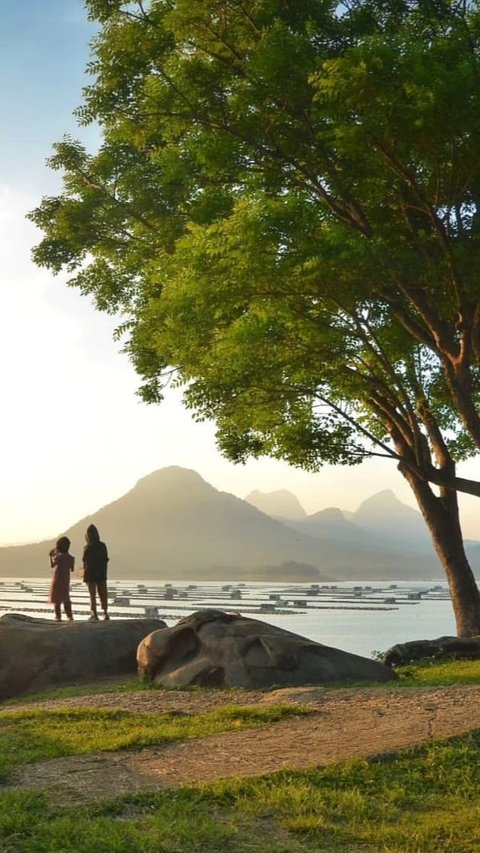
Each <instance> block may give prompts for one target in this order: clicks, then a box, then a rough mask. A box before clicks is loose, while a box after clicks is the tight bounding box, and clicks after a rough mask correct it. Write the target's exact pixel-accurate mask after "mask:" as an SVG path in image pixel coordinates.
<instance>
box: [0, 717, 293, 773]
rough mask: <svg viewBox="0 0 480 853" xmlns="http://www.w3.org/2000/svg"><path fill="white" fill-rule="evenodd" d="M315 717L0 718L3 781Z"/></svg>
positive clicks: (0, 754)
mask: <svg viewBox="0 0 480 853" xmlns="http://www.w3.org/2000/svg"><path fill="white" fill-rule="evenodd" d="M308 713H310V712H309V711H308V710H306V709H304V708H301V707H298V706H294V705H285V706H282V705H276V706H271V707H269V708H252V707H241V706H237V705H228V706H225V707H223V708H218V709H216V710H215V711H211V712H210V713H208V714H183V713H179V712H178V711H172V712H166V713H159V714H138V713H131V712H129V711H122V710H121V709H95V708H74V709H58V710H41V709H40V710H32V711H12V712H10V713H8V714H4V715H2V716H1V717H0V781H1V780H2V779H3V780H5V779H6V778H7V777H8V774H9V772H10V771H11V770H12V769H13V768H14V767H17V766H19V765H20V764H28V763H30V762H34V761H42V760H44V759H49V758H61V757H62V756H67V755H85V754H88V753H91V752H105V751H109V750H113V751H116V750H122V749H139V748H141V747H144V746H151V745H152V744H161V743H172V742H174V741H178V740H184V739H186V738H195V737H205V736H208V735H213V734H219V733H220V732H225V731H238V730H239V729H245V728H255V727H258V726H262V725H270V724H272V723H275V722H278V721H279V720H282V719H285V718H286V717H289V716H299V715H301V714H308Z"/></svg>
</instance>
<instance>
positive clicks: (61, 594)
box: [49, 536, 75, 622]
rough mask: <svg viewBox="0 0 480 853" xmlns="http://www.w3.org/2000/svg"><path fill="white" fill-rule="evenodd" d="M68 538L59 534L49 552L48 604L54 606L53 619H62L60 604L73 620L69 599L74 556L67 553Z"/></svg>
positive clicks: (69, 619) (67, 615)
mask: <svg viewBox="0 0 480 853" xmlns="http://www.w3.org/2000/svg"><path fill="white" fill-rule="evenodd" d="M69 548H70V539H69V538H68V537H67V536H61V537H60V539H58V540H57V543H56V545H55V548H53V549H52V550H51V551H50V553H49V557H50V566H51V568H52V569H53V576H52V582H51V584H50V598H49V600H50V604H53V606H54V608H55V621H56V622H60V621H61V619H62V611H61V605H62V604H63V607H64V609H65V614H66V617H67V619H68V621H69V622H73V613H72V602H71V601H70V572H73V567H74V565H75V558H74V557H72V555H71V554H69V553H68V549H69Z"/></svg>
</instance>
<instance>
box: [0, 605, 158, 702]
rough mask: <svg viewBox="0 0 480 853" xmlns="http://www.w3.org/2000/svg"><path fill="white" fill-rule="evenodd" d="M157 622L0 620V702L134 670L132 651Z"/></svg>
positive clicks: (10, 617)
mask: <svg viewBox="0 0 480 853" xmlns="http://www.w3.org/2000/svg"><path fill="white" fill-rule="evenodd" d="M164 627H166V625H165V622H162V620H160V619H122V620H121V621H120V620H118V621H117V620H111V621H110V622H73V623H72V622H59V623H57V622H53V621H51V620H48V619H33V618H31V617H30V616H21V615H20V614H15V613H9V614H7V615H5V616H2V617H1V618H0V700H3V699H9V698H11V697H13V696H18V695H20V694H22V693H27V692H31V691H37V690H43V689H44V688H47V687H52V686H54V685H57V684H75V683H77V682H79V681H87V680H89V679H94V678H97V677H102V676H103V677H104V676H110V675H123V674H127V673H132V672H135V670H136V661H135V651H136V648H137V646H138V643H139V642H140V640H141V639H142V637H144V636H145V635H146V634H147V633H149V632H150V631H154V630H155V631H157V630H158V629H161V628H164Z"/></svg>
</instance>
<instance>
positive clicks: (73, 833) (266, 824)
mask: <svg viewBox="0 0 480 853" xmlns="http://www.w3.org/2000/svg"><path fill="white" fill-rule="evenodd" d="M479 849H480V733H478V732H477V733H474V734H472V735H469V736H468V737H464V738H456V739H453V740H450V741H443V742H432V743H429V744H427V745H425V746H422V747H420V748H417V749H415V750H407V751H404V752H402V753H398V754H396V755H384V756H381V757H380V758H378V759H376V760H371V761H352V762H346V763H342V764H337V765H332V766H331V767H328V768H326V769H324V770H311V771H308V772H282V773H276V774H271V775H269V776H265V777H261V778H256V779H247V780H237V781H229V782H223V783H218V784H215V785H205V786H198V787H189V788H180V789H173V790H172V789H167V790H164V791H160V792H159V793H156V794H142V795H136V796H131V797H126V798H122V799H119V800H116V801H114V802H110V803H106V804H103V805H98V806H92V807H88V808H87V807H81V808H79V807H77V808H75V806H74V804H72V807H68V808H65V809H55V808H53V807H52V806H49V805H48V803H47V802H46V801H45V800H44V798H43V797H42V796H40V795H36V794H35V795H34V794H30V793H23V792H15V793H14V792H11V791H6V792H4V793H3V794H0V850H1V851H2V853H5V851H8V853H64V851H66V850H69V851H71V853H200V852H201V851H205V853H206V851H211V853H216V851H218V853H247V851H250V853H254V851H258V850H261V851H262V853H440V851H441V853H474V851H476V850H479Z"/></svg>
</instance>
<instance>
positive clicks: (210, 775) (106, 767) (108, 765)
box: [0, 685, 480, 805]
mask: <svg viewBox="0 0 480 853" xmlns="http://www.w3.org/2000/svg"><path fill="white" fill-rule="evenodd" d="M232 703H235V704H241V705H258V706H263V707H265V706H267V705H269V704H279V703H281V704H285V703H299V704H302V705H306V706H308V707H309V709H310V710H311V711H312V714H311V715H309V716H307V717H298V718H289V719H286V720H284V721H281V722H279V723H275V724H272V725H269V726H262V727H261V728H260V729H256V730H247V731H245V730H244V731H238V732H226V733H224V734H220V735H214V736H211V737H203V738H197V739H194V740H186V741H182V742H180V743H175V744H168V745H161V746H153V747H149V748H145V749H141V750H136V751H133V750H131V751H122V752H109V753H98V754H94V755H87V756H75V757H70V758H61V759H54V760H50V761H42V762H39V763H37V764H30V765H27V766H24V767H21V768H19V769H17V770H16V771H15V772H14V773H13V774H12V776H11V777H10V780H9V783H8V785H7V786H6V787H9V788H15V789H17V790H18V789H23V790H41V791H43V792H44V793H46V794H47V795H48V796H49V797H50V798H51V799H52V800H53V801H54V802H56V803H58V804H59V805H61V804H71V803H72V802H74V803H77V804H79V803H87V802H92V801H96V802H98V801H99V800H101V799H105V800H107V799H113V798H114V797H118V796H121V795H124V794H131V793H136V792H140V791H155V790H159V789H161V788H164V787H167V786H179V785H185V784H192V783H197V782H211V781H215V780H219V779H228V778H232V777H246V776H256V775H261V774H263V773H270V772H272V771H276V770H284V769H297V770H298V769H306V768H308V767H314V766H315V767H318V766H323V765H326V764H330V763H332V762H336V761H340V760H343V759H347V758H353V757H365V756H369V755H374V754H378V753H386V752H391V751H394V750H397V749H402V748H404V747H409V746H413V745H415V744H419V743H421V742H422V741H425V740H429V739H431V738H442V737H449V736H452V735H459V734H464V733H466V732H468V731H471V730H472V729H474V728H479V727H480V686H476V685H474V686H468V687H441V688H430V689H428V688H425V689H418V688H403V689H399V688H397V689H392V690H385V688H382V689H378V690H377V689H374V688H373V689H372V688H370V689H355V690H352V689H349V690H325V689H319V688H306V689H299V688H291V689H283V690H277V691H274V692H270V693H259V692H258V693H257V692H234V693H232V692H231V691H219V690H217V691H213V690H212V691H202V692H198V693H196V692H191V691H185V692H182V691H172V692H168V691H158V692H157V691H155V692H145V693H132V694H129V693H117V694H115V693H109V694H96V695H92V696H81V697H75V698H69V699H58V700H51V701H44V702H38V703H35V704H33V703H29V705H28V708H32V707H48V708H58V707H62V708H65V707H71V708H74V707H83V708H84V707H95V708H99V707H102V708H108V707H114V708H123V709H126V710H131V711H135V712H141V713H149V714H150V713H151V714H155V713H159V712H162V711H178V712H181V713H195V714H197V713H205V712H208V711H211V710H213V709H214V708H218V707H221V706H222V705H226V704H232ZM26 707H27V706H26ZM17 708H19V706H15V709H17ZM9 710H12V709H11V708H10V709H9V708H4V710H3V711H0V719H1V716H2V715H3V714H4V713H8V712H9Z"/></svg>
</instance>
